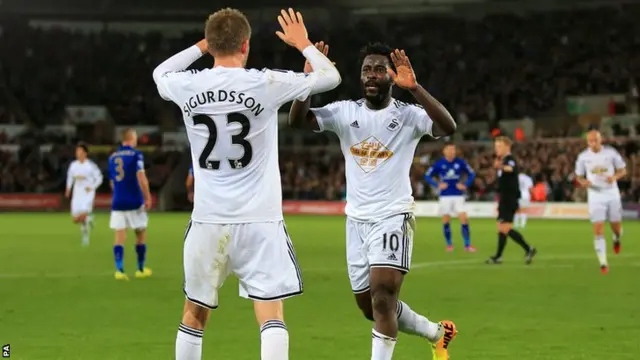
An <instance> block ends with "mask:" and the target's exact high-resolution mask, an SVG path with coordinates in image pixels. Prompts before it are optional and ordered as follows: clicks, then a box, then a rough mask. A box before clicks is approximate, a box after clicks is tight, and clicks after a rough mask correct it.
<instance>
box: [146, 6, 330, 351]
mask: <svg viewBox="0 0 640 360" xmlns="http://www.w3.org/2000/svg"><path fill="white" fill-rule="evenodd" d="M278 22H279V23H280V26H281V27H282V30H281V31H278V32H277V33H276V34H277V36H278V37H280V39H282V40H283V41H284V42H285V43H287V44H288V45H290V46H292V47H294V48H296V49H298V51H300V52H301V53H302V55H303V56H304V57H306V58H307V60H309V62H310V63H311V64H313V67H314V69H315V71H314V72H312V73H310V74H303V73H295V72H292V71H276V70H268V69H264V70H254V69H245V65H246V63H247V58H248V56H249V47H250V46H249V39H250V38H251V26H250V25H249V21H248V20H247V18H246V17H245V15H244V14H242V13H241V12H240V11H238V10H235V9H229V8H227V9H222V10H220V11H217V12H216V13H214V14H212V15H211V16H210V17H209V19H208V20H207V23H206V25H205V39H204V40H202V41H200V42H198V43H197V44H196V45H194V46H192V47H190V48H188V49H186V50H184V51H182V52H180V53H178V54H176V55H174V56H172V57H171V58H169V59H168V60H166V61H165V62H163V63H162V64H160V65H159V66H158V67H157V68H156V69H155V70H154V72H153V79H154V81H155V83H156V84H157V86H158V92H159V93H160V96H161V97H162V98H164V99H165V100H170V101H173V102H174V103H175V104H176V105H178V106H179V107H180V109H181V110H182V115H183V120H184V124H185V127H186V130H187V135H188V137H189V143H190V144H191V156H192V163H193V174H194V186H195V188H194V191H195V192H194V201H193V203H194V206H193V212H192V215H191V221H190V222H189V225H188V226H187V231H186V234H185V244H184V273H185V282H184V293H185V295H186V301H185V305H184V312H183V316H182V322H181V324H180V326H179V331H178V334H177V339H176V359H177V360H199V359H201V358H202V336H203V334H204V328H205V325H206V323H207V320H208V318H209V314H210V310H211V309H215V308H217V307H218V290H219V288H220V287H221V286H222V283H223V281H224V280H225V278H226V277H227V275H228V274H230V273H234V274H235V275H236V276H237V277H238V279H239V282H240V296H242V297H244V298H247V299H251V300H253V302H254V310H255V316H256V320H257V322H258V325H259V326H260V338H261V350H260V353H261V359H262V360H287V359H288V358H289V334H288V331H287V327H286V325H285V323H284V310H283V300H284V299H286V298H289V297H292V296H296V295H300V294H302V278H301V273H300V268H299V266H298V261H297V259H296V256H295V252H294V249H293V244H292V242H291V239H290V238H289V234H288V232H287V229H286V227H285V225H284V222H283V216H282V188H281V182H280V170H279V166H278V109H279V108H280V107H281V106H282V105H283V104H285V103H287V102H289V101H292V100H294V99H305V98H306V97H308V96H309V95H310V94H316V93H320V92H324V91H328V90H331V89H333V88H335V87H336V86H338V84H340V81H341V79H340V74H339V72H338V70H337V69H336V68H335V67H334V66H333V64H332V63H331V61H329V59H327V57H326V56H324V55H323V54H322V53H321V52H320V51H318V49H316V48H315V47H314V46H313V44H312V43H311V42H310V41H309V39H308V37H307V30H306V28H305V26H304V22H303V18H302V15H301V14H300V13H299V12H295V11H294V10H293V9H289V10H288V11H285V10H282V11H281V13H280V16H278ZM205 54H209V55H211V56H213V58H214V64H213V68H210V69H205V70H202V71H195V70H191V71H185V69H186V68H187V67H188V66H190V65H191V64H192V63H193V62H194V61H196V60H197V59H199V58H200V57H202V56H203V55H205Z"/></svg>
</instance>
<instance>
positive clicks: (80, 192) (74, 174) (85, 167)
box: [67, 159, 102, 198]
mask: <svg viewBox="0 0 640 360" xmlns="http://www.w3.org/2000/svg"><path fill="white" fill-rule="evenodd" d="M100 184H102V171H100V168H98V166H97V165H96V163H94V162H93V161H91V160H89V159H87V160H85V161H84V162H80V161H78V160H74V161H73V162H71V165H69V169H68V170H67V189H71V188H72V187H73V192H72V196H73V197H74V198H75V197H85V196H90V197H93V196H95V194H96V188H98V187H99V186H100ZM87 188H90V189H91V190H90V191H87Z"/></svg>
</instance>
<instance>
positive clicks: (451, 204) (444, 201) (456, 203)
mask: <svg viewBox="0 0 640 360" xmlns="http://www.w3.org/2000/svg"><path fill="white" fill-rule="evenodd" d="M464 204H465V198H464V196H440V198H439V199H438V211H439V213H440V215H443V216H444V215H449V216H457V215H458V214H460V213H466V212H467V210H466V209H465V206H464Z"/></svg>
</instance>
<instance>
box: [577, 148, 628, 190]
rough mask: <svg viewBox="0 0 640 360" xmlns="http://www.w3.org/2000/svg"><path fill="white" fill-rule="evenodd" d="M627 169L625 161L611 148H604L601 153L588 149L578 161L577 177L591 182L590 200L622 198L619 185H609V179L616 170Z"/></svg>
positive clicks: (614, 183)
mask: <svg viewBox="0 0 640 360" xmlns="http://www.w3.org/2000/svg"><path fill="white" fill-rule="evenodd" d="M625 167H626V164H625V162H624V159H622V156H620V153H618V151H617V150H616V149H614V148H612V147H610V146H603V147H602V148H601V149H600V151H598V152H593V151H591V149H586V150H584V151H582V152H581V153H580V155H578V159H577V160H576V175H578V176H580V177H586V179H587V180H589V181H591V184H592V186H591V187H589V189H588V191H587V194H588V197H589V200H593V199H598V198H603V197H607V198H610V197H620V190H619V189H618V183H617V182H615V181H614V182H613V183H611V184H610V183H608V182H607V178H608V177H609V176H614V175H615V173H616V170H618V169H623V168H625Z"/></svg>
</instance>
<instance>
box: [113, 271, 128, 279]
mask: <svg viewBox="0 0 640 360" xmlns="http://www.w3.org/2000/svg"><path fill="white" fill-rule="evenodd" d="M115 278H116V280H129V277H128V276H127V274H125V273H123V272H122V271H116V274H115Z"/></svg>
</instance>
